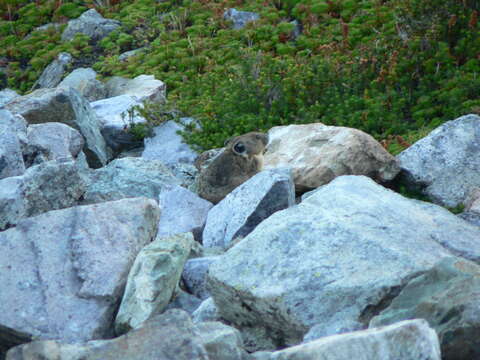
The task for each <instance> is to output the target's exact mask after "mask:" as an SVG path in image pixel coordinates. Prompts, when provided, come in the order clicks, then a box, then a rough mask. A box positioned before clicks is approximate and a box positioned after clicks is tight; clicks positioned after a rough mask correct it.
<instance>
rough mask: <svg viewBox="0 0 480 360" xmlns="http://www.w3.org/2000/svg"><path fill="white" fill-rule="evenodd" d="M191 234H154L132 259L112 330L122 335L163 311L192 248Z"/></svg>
mask: <svg viewBox="0 0 480 360" xmlns="http://www.w3.org/2000/svg"><path fill="white" fill-rule="evenodd" d="M192 243H193V236H192V234H191V233H185V234H178V235H174V236H171V237H167V238H160V237H157V238H156V239H155V241H154V242H152V243H151V244H148V245H147V246H145V247H144V248H143V249H142V251H140V253H139V254H138V256H137V258H136V259H135V263H134V264H133V266H132V269H131V270H130V274H129V275H128V280H127V286H126V288H125V294H124V295H123V299H122V302H121V304H120V309H119V310H118V314H117V317H116V319H115V332H116V333H117V334H123V333H126V332H127V331H129V330H131V329H134V328H136V327H138V326H139V325H140V324H141V323H142V322H144V321H145V320H147V319H148V318H150V317H151V316H153V315H156V314H159V313H161V312H163V310H165V308H166V307H167V305H168V303H169V302H170V299H171V298H172V296H173V293H174V291H175V289H176V287H177V285H178V282H179V280H180V276H181V275H182V269H183V266H184V265H185V261H186V260H187V258H188V254H189V253H190V249H191V248H192Z"/></svg>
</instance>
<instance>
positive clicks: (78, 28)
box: [62, 9, 120, 42]
mask: <svg viewBox="0 0 480 360" xmlns="http://www.w3.org/2000/svg"><path fill="white" fill-rule="evenodd" d="M119 27H120V22H119V21H117V20H112V19H105V18H104V17H103V16H102V15H100V14H99V13H98V12H97V10H95V9H90V10H87V11H85V12H84V13H83V14H82V15H81V16H80V17H78V18H77V19H73V20H70V21H69V22H68V25H67V28H66V29H65V30H64V31H63V34H62V41H69V40H72V39H73V38H74V37H75V35H76V34H85V35H87V36H89V37H90V39H91V40H92V41H93V42H97V41H98V40H101V39H103V38H104V37H105V36H107V35H108V34H110V33H111V32H112V31H113V30H115V29H118V28H119Z"/></svg>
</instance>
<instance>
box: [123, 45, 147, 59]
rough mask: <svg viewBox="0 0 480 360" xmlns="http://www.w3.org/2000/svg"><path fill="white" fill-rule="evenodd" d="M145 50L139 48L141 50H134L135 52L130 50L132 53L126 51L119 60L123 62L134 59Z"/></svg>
mask: <svg viewBox="0 0 480 360" xmlns="http://www.w3.org/2000/svg"><path fill="white" fill-rule="evenodd" d="M144 50H145V48H139V49H134V50H130V51H125V52H124V53H121V54H120V55H119V56H118V60H120V61H121V62H125V61H128V60H129V59H130V58H131V57H133V56H135V55H138V54H139V53H141V52H142V51H144Z"/></svg>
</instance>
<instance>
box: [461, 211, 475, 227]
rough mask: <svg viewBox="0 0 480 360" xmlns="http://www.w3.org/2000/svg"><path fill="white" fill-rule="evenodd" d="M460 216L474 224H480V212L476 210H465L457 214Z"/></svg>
mask: <svg viewBox="0 0 480 360" xmlns="http://www.w3.org/2000/svg"><path fill="white" fill-rule="evenodd" d="M457 216H458V217H459V218H461V219H463V220H465V221H467V222H469V223H470V224H472V225H475V226H480V214H479V213H478V212H475V211H465V212H463V213H461V214H458V215H457Z"/></svg>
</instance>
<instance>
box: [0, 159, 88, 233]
mask: <svg viewBox="0 0 480 360" xmlns="http://www.w3.org/2000/svg"><path fill="white" fill-rule="evenodd" d="M86 187H87V185H86V180H85V178H84V175H82V173H81V171H80V170H79V168H78V166H77V165H76V164H75V163H74V162H66V163H57V162H55V161H49V162H44V163H42V164H40V165H36V166H32V167H31V168H29V169H27V171H26V172H25V174H23V175H22V176H14V177H8V178H6V179H2V180H0V230H1V229H5V228H7V227H9V226H12V225H15V224H17V223H18V222H19V221H20V220H21V219H23V218H26V217H30V216H35V215H38V214H41V213H44V212H47V211H50V210H57V209H63V208H66V207H70V206H74V205H76V204H77V201H78V200H79V198H80V197H81V196H82V195H83V193H84V192H85V189H86Z"/></svg>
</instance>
